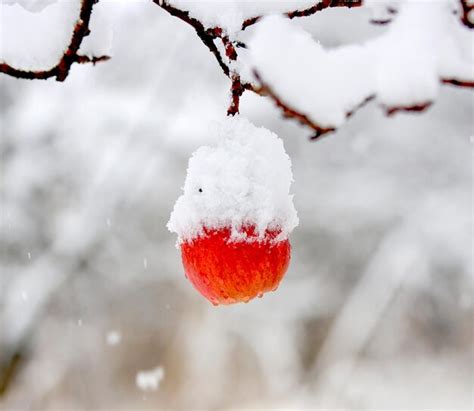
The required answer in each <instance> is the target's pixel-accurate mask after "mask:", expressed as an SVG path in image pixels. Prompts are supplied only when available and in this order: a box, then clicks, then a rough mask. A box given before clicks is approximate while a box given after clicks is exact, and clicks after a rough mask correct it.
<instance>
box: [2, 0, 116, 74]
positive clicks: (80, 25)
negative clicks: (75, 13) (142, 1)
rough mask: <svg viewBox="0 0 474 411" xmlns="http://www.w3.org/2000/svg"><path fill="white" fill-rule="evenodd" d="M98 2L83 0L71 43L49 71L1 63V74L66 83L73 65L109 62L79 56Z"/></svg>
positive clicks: (95, 0)
mask: <svg viewBox="0 0 474 411" xmlns="http://www.w3.org/2000/svg"><path fill="white" fill-rule="evenodd" d="M97 2H98V0H82V1H81V11H80V13H79V18H78V19H77V21H76V25H75V26H74V30H73V33H72V37H71V42H70V43H69V46H68V47H67V49H66V51H65V52H64V54H63V56H62V57H61V60H59V62H58V64H56V65H55V66H54V67H52V68H50V69H49V70H37V71H31V70H22V69H18V68H15V67H12V66H10V65H9V64H7V63H0V73H4V74H7V75H9V76H12V77H16V78H21V79H28V80H33V79H38V80H45V79H48V78H50V77H56V80H57V81H64V80H65V79H66V77H67V76H68V75H69V70H70V69H71V66H72V64H73V63H93V64H95V63H97V62H99V61H105V60H108V59H109V58H110V57H109V56H100V57H92V58H90V57H87V56H80V55H78V54H77V53H78V51H79V48H80V47H81V43H82V40H84V37H86V36H88V35H89V33H90V30H89V22H90V18H91V13H92V8H93V7H94V4H95V3H97Z"/></svg>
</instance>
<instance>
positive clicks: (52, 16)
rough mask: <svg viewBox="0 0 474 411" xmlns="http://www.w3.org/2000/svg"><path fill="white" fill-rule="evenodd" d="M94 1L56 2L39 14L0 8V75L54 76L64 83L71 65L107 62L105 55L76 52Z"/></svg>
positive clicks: (6, 7) (86, 32)
mask: <svg viewBox="0 0 474 411" xmlns="http://www.w3.org/2000/svg"><path fill="white" fill-rule="evenodd" d="M97 1H98V0H80V1H79V0H76V1H58V2H56V3H53V4H51V5H48V4H47V5H46V7H45V9H44V10H41V11H40V12H39V13H38V12H31V11H28V10H25V9H24V8H23V7H22V6H20V5H19V4H13V5H3V6H2V28H1V31H2V45H1V48H0V72H1V73H4V74H7V75H10V76H13V77H16V78H22V79H30V80H32V79H40V80H44V79H48V78H50V77H56V80H57V81H64V80H65V79H66V77H67V76H68V75H69V70H70V69H71V66H72V64H73V63H80V64H82V63H93V64H95V63H97V62H100V61H105V60H108V59H109V58H110V57H109V56H107V55H100V56H94V55H87V54H80V53H79V51H80V47H81V44H82V43H83V40H84V38H85V37H86V36H88V35H89V33H90V29H89V24H90V21H91V14H92V9H93V7H94V4H95V3H97ZM35 11H37V10H35ZM69 27H72V31H69V30H70V29H69ZM58 28H61V30H58ZM18 53H21V55H18ZM40 53H41V54H40ZM44 67H47V68H44Z"/></svg>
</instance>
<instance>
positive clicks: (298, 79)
mask: <svg viewBox="0 0 474 411" xmlns="http://www.w3.org/2000/svg"><path fill="white" fill-rule="evenodd" d="M386 3H387V2H384V4H386ZM379 6H380V4H379ZM397 9H398V13H397V14H396V16H394V17H393V21H392V23H391V24H390V25H389V26H388V30H387V32H386V33H384V34H383V35H381V36H380V37H379V38H376V39H374V40H370V41H368V42H366V43H365V44H360V45H357V44H353V45H346V46H341V47H337V48H334V49H325V48H323V47H322V46H321V45H320V44H319V43H318V42H317V41H315V40H314V39H313V38H312V37H311V35H310V34H309V33H307V32H305V31H304V30H303V29H302V28H301V27H299V26H297V25H295V24H293V23H292V22H291V21H289V20H287V19H284V18H283V17H280V16H271V17H266V18H265V19H263V21H262V22H260V23H259V24H258V25H257V27H256V29H255V34H254V36H253V38H252V39H251V40H250V42H249V46H250V62H251V63H250V64H251V65H252V67H253V68H255V69H256V70H257V72H258V73H259V75H260V77H261V78H262V81H263V82H265V83H266V84H268V85H269V86H270V87H271V88H272V89H273V91H274V92H275V94H276V95H277V96H278V97H280V98H281V99H282V100H283V101H284V102H285V103H286V104H288V105H289V106H291V107H292V108H295V109H296V110H298V111H299V112H302V113H304V114H306V115H308V116H309V117H310V118H311V119H313V120H314V121H315V122H316V123H318V124H320V125H322V126H333V127H337V126H339V125H341V124H342V123H343V122H344V120H345V117H346V113H347V112H349V111H351V110H352V109H353V108H354V107H356V106H357V105H358V104H360V103H361V102H362V101H363V100H364V99H365V98H367V97H369V96H371V95H373V94H375V95H376V97H377V100H378V101H379V102H380V103H381V104H382V105H384V106H387V107H393V106H413V105H420V104H425V103H428V102H431V101H433V100H434V99H435V98H436V96H437V93H438V88H439V85H440V78H448V79H451V78H456V79H464V80H470V81H473V80H474V70H473V64H472V44H473V43H472V42H473V40H474V37H473V34H472V30H471V31H470V30H468V29H467V28H466V27H464V26H463V25H462V24H460V22H459V17H458V16H456V15H454V14H453V4H452V2H451V1H450V0H441V1H437V2H420V1H408V0H405V1H400V2H397Z"/></svg>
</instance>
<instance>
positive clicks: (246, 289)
mask: <svg viewBox="0 0 474 411" xmlns="http://www.w3.org/2000/svg"><path fill="white" fill-rule="evenodd" d="M244 230H245V232H246V233H247V236H248V237H250V238H251V237H252V236H253V237H256V235H255V229H254V227H247V228H245V229H244ZM230 234H231V230H230V229H229V228H221V229H218V230H215V229H213V230H210V229H205V230H204V234H203V235H201V236H199V237H197V238H195V239H193V240H190V241H185V242H183V243H181V257H182V261H183V266H184V271H185V274H186V277H187V278H188V279H189V281H191V283H192V284H193V285H194V287H195V288H196V289H197V290H198V291H199V292H200V293H201V294H202V295H203V296H204V297H205V298H207V299H208V300H209V301H210V302H211V303H212V304H214V305H218V304H234V303H239V302H248V301H250V300H251V299H252V298H255V297H257V296H258V297H262V296H263V294H264V293H266V292H268V291H275V290H276V289H277V288H278V285H279V284H280V281H281V280H282V278H283V276H284V275H285V272H286V270H287V269H288V265H289V263H290V255H291V246H290V242H289V241H288V239H285V240H282V241H278V242H275V241H273V240H274V239H275V237H276V236H277V235H278V234H279V231H268V230H267V232H266V233H265V236H264V238H263V239H259V240H257V239H256V238H255V239H252V240H253V241H244V240H238V241H233V240H232V241H231V240H230Z"/></svg>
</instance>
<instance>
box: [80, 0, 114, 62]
mask: <svg viewBox="0 0 474 411" xmlns="http://www.w3.org/2000/svg"><path fill="white" fill-rule="evenodd" d="M121 9H122V4H119V3H118V2H116V1H101V2H99V3H97V4H96V5H95V6H94V9H93V10H92V14H91V19H90V22H89V29H90V31H91V32H90V34H89V35H88V36H86V37H84V40H83V41H82V44H81V47H80V49H79V54H81V55H85V56H88V57H94V56H96V57H98V56H103V55H107V56H110V55H112V40H113V25H112V22H113V21H115V19H116V14H117V12H118V11H120V10H121Z"/></svg>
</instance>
